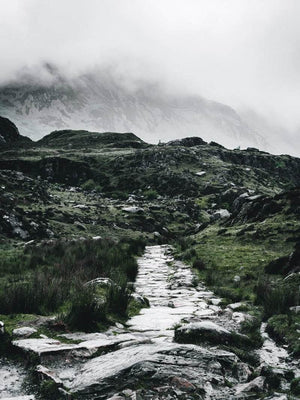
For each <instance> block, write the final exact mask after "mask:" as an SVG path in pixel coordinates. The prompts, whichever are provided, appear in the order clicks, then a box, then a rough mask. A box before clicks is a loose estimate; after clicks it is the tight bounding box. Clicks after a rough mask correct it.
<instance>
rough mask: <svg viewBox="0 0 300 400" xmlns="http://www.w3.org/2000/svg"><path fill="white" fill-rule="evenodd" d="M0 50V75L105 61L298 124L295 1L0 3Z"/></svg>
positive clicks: (299, 57) (298, 13) (299, 22)
mask: <svg viewBox="0 0 300 400" xmlns="http://www.w3.org/2000/svg"><path fill="white" fill-rule="evenodd" d="M0 51H1V66H0V82H5V81H6V80H8V79H11V78H12V77H13V76H14V74H15V73H16V71H18V70H19V69H20V68H22V67H23V66H28V67H37V66H38V65H39V64H40V63H42V62H45V61H47V62H51V63H54V64H56V65H58V66H59V67H60V68H63V69H64V71H66V72H67V73H69V74H72V75H76V74H78V73H81V72H84V71H86V70H88V69H90V68H94V67H95V66H100V67H103V66H105V67H107V66H109V67H112V68H113V69H114V70H115V71H117V72H118V73H119V74H121V75H123V76H126V77H127V78H128V79H129V80H133V81H135V80H139V79H142V80H144V79H145V80H157V81H160V82H163V83H165V84H166V85H167V86H168V87H170V88H172V90H174V91H175V92H176V91H178V92H187V93H196V94H200V95H202V96H204V97H207V98H210V99H212V100H216V101H220V102H223V103H225V104H228V105H230V106H233V107H235V108H236V109H238V110H241V109H243V108H245V109H246V108H250V109H251V110H254V111H256V112H259V113H261V114H263V115H264V116H266V117H268V118H269V120H271V121H275V122H276V123H278V124H281V125H282V126H283V127H285V128H289V129H293V130H294V129H299V127H300V112H299V108H300V79H299V74H300V72H299V71H300V0H1V11H0ZM298 132H300V129H299V131H298Z"/></svg>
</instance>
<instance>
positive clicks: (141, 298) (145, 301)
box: [131, 293, 150, 307]
mask: <svg viewBox="0 0 300 400" xmlns="http://www.w3.org/2000/svg"><path fill="white" fill-rule="evenodd" d="M131 297H132V298H133V299H134V300H136V301H137V302H138V303H140V304H142V305H143V306H145V307H149V305H150V303H149V300H148V299H147V297H145V296H142V295H140V294H138V293H132V294H131Z"/></svg>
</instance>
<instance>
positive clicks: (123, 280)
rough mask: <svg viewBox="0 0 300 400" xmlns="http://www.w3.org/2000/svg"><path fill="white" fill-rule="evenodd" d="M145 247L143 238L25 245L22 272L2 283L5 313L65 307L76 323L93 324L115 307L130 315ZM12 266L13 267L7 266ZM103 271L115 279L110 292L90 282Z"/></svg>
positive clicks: (47, 311)
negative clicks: (133, 287) (130, 286)
mask: <svg viewBox="0 0 300 400" xmlns="http://www.w3.org/2000/svg"><path fill="white" fill-rule="evenodd" d="M143 248H144V242H143V240H141V239H136V240H134V239H131V240H129V239H124V240H122V241H119V242H114V241H112V240H104V239H100V240H77V241H64V240H57V241H50V242H46V243H42V244H41V245H39V246H30V247H25V249H24V251H23V252H18V256H17V259H18V260H19V262H20V263H22V264H23V272H22V274H19V273H14V274H8V275H7V277H6V279H2V282H1V286H0V313H1V314H6V315H9V314H20V313H21V314H42V315H48V314H51V313H55V312H56V313H57V312H60V313H61V314H63V315H65V320H66V321H67V323H69V324H70V326H72V327H77V328H78V329H79V328H80V329H83V328H84V326H83V325H85V326H86V329H87V330H91V329H93V328H95V327H96V325H97V322H103V321H105V320H106V319H107V318H108V315H109V314H110V313H113V314H116V315H120V316H122V317H124V316H125V315H126V313H127V307H128V303H129V297H130V293H129V292H128V291H127V282H128V281H132V280H134V279H135V276H136V274H137V262H136V259H135V255H136V254H140V252H141V251H142V249H143ZM7 270H9V271H10V270H11V268H7V265H6V271H7ZM99 277H108V278H110V279H112V280H113V281H114V282H115V284H114V285H111V286H110V287H109V286H108V287H107V288H106V289H105V290H104V292H103V291H102V292H101V291H99V289H96V288H95V287H94V286H93V285H86V283H87V282H88V281H91V280H93V279H95V278H99Z"/></svg>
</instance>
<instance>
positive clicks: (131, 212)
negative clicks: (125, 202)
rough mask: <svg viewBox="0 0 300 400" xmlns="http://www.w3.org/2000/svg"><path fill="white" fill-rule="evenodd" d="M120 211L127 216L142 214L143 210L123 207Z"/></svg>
mask: <svg viewBox="0 0 300 400" xmlns="http://www.w3.org/2000/svg"><path fill="white" fill-rule="evenodd" d="M122 211H125V212H127V213H129V214H141V213H143V212H144V209H143V208H140V207H136V206H132V207H123V208H122Z"/></svg>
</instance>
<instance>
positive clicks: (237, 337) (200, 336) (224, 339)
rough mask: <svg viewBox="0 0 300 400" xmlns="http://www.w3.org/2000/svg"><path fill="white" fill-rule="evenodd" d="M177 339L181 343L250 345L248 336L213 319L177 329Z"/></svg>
mask: <svg viewBox="0 0 300 400" xmlns="http://www.w3.org/2000/svg"><path fill="white" fill-rule="evenodd" d="M175 341H176V342H179V343H195V344H201V343H205V342H208V343H211V344H225V345H243V346H249V345H250V341H249V339H248V337H247V336H245V335H241V334H239V333H236V332H230V331H229V330H227V329H225V328H223V327H222V326H220V325H217V324H216V323H214V322H211V321H201V322H194V323H190V324H187V325H184V326H181V327H178V328H176V329H175Z"/></svg>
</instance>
